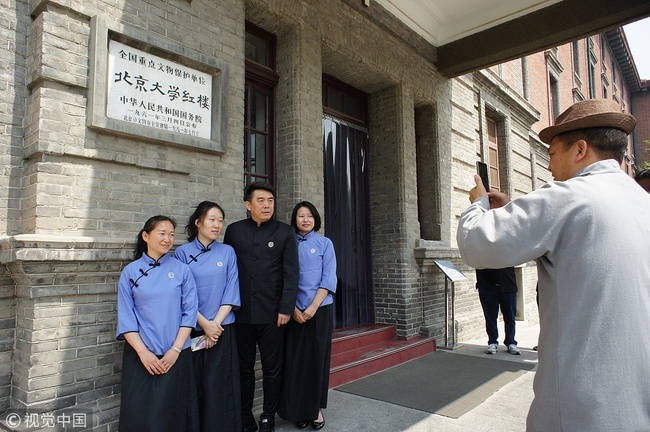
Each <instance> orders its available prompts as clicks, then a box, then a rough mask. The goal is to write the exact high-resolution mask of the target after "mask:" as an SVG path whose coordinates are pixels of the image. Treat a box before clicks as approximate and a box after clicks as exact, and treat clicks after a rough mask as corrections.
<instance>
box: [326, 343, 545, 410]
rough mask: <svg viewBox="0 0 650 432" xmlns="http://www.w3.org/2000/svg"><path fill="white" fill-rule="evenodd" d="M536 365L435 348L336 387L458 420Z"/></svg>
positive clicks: (343, 390) (347, 391)
mask: <svg viewBox="0 0 650 432" xmlns="http://www.w3.org/2000/svg"><path fill="white" fill-rule="evenodd" d="M535 366H536V365H535V364H529V363H522V362H514V361H508V360H500V359H495V358H490V357H487V356H486V357H477V356H472V355H462V354H453V353H446V352H444V351H436V352H434V353H431V354H428V355H425V356H422V357H419V358H417V359H414V360H411V361H409V362H407V363H404V364H401V365H398V366H395V367H393V368H390V369H387V370H385V371H382V372H378V373H376V374H374V375H371V376H368V377H366V378H362V379H360V380H357V381H354V382H351V383H348V384H344V385H342V386H340V387H336V388H335V390H338V391H342V392H345V393H351V394H355V395H358V396H363V397H367V398H370V399H375V400H380V401H383V402H388V403H392V404H395V405H400V406H404V407H407V408H412V409H416V410H420V411H425V412H429V413H432V414H439V415H442V416H445V417H452V418H459V417H460V416H461V415H463V414H465V413H466V412H468V411H470V410H472V409H473V408H475V407H476V406H478V405H480V404H481V403H482V402H483V401H485V400H486V399H487V398H488V397H489V396H491V395H492V394H493V393H495V392H496V391H498V390H499V389H500V388H501V387H503V386H504V385H506V384H508V383H509V382H511V381H513V380H515V379H516V378H517V377H519V376H521V375H523V374H524V373H526V372H528V371H530V370H532V369H533V368H534V367H535Z"/></svg>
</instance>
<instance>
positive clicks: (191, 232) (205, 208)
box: [185, 201, 226, 242]
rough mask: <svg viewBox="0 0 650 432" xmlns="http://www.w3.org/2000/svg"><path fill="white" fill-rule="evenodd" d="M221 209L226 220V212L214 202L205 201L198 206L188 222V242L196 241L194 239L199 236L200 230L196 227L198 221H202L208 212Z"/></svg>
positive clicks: (186, 228) (186, 230) (186, 226)
mask: <svg viewBox="0 0 650 432" xmlns="http://www.w3.org/2000/svg"><path fill="white" fill-rule="evenodd" d="M213 208H216V209H219V211H220V212H221V216H223V218H224V219H225V218H226V212H224V211H223V209H222V208H221V206H220V205H219V204H217V203H216V202H212V201H203V202H201V203H200V204H199V205H198V206H196V209H194V213H192V215H191V216H190V218H189V219H188V220H187V225H185V233H186V234H187V241H190V242H191V241H194V239H195V238H196V237H197V236H198V235H199V228H198V227H197V226H196V221H200V220H201V219H203V218H204V217H205V215H206V214H208V212H209V211H210V210H211V209H213Z"/></svg>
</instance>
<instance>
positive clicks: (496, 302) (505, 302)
mask: <svg viewBox="0 0 650 432" xmlns="http://www.w3.org/2000/svg"><path fill="white" fill-rule="evenodd" d="M478 296H479V299H480V300H481V306H482V307H483V315H485V331H486V332H487V335H488V345H489V344H493V343H494V344H498V343H499V328H498V326H497V319H498V318H499V307H500V308H501V314H502V315H503V323H504V324H505V329H506V338H505V340H504V342H503V343H504V344H505V345H506V346H508V345H510V344H515V345H516V344H517V341H516V340H515V316H516V315H517V292H506V293H502V292H499V291H497V290H494V289H489V288H485V287H483V286H481V285H479V287H478Z"/></svg>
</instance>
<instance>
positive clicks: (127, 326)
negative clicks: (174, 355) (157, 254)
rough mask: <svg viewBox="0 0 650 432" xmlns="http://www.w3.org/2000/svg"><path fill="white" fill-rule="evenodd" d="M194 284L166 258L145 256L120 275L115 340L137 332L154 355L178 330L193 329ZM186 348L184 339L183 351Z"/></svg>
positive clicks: (183, 269) (162, 350) (184, 270)
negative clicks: (183, 328) (182, 328)
mask: <svg viewBox="0 0 650 432" xmlns="http://www.w3.org/2000/svg"><path fill="white" fill-rule="evenodd" d="M196 312H197V297H196V284H195V283H194V277H193V276H192V273H191V272H190V268H189V267H188V266H187V265H186V264H184V263H182V262H180V261H178V260H176V259H174V258H173V257H171V256H169V255H164V256H162V257H161V258H160V259H159V260H158V261H156V260H154V259H152V258H151V257H149V256H148V255H147V254H146V253H145V254H143V255H142V257H140V258H139V259H137V260H135V261H133V262H131V263H130V264H128V265H127V266H126V267H125V268H124V270H123V271H122V275H121V276H120V280H119V283H118V292H117V338H118V339H120V340H121V339H124V334H125V333H130V332H137V333H139V334H140V338H141V339H142V342H144V344H145V345H146V347H147V348H148V349H149V350H150V351H151V352H153V353H154V354H156V355H164V354H165V353H166V352H167V351H168V350H169V349H170V348H171V346H172V345H173V343H174V341H175V340H176V336H177V335H178V330H179V328H180V327H194V326H195V325H196ZM189 346H190V339H189V338H188V340H187V341H185V344H184V345H183V349H185V348H187V347H189Z"/></svg>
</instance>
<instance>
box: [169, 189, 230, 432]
mask: <svg viewBox="0 0 650 432" xmlns="http://www.w3.org/2000/svg"><path fill="white" fill-rule="evenodd" d="M223 221H224V211H223V209H222V208H221V207H220V206H219V205H218V204H217V203H214V202H211V201H203V202H202V203H200V204H199V205H198V206H197V207H196V209H195V210H194V213H192V215H191V216H190V218H189V220H188V222H187V226H186V227H185V231H186V232H187V235H188V237H187V239H188V243H186V244H184V245H182V246H179V247H178V248H177V249H176V252H175V254H174V256H175V257H176V259H178V260H180V261H182V262H184V263H187V264H188V265H189V267H190V270H191V271H192V274H193V275H194V280H195V281H196V288H197V293H198V299H199V312H198V319H197V326H196V328H195V329H194V331H192V338H193V340H194V341H196V342H197V343H199V345H200V344H205V348H202V349H198V350H196V351H194V353H193V355H192V358H193V359H194V370H195V373H196V383H197V389H198V395H199V411H200V419H201V430H202V431H210V432H213V431H236V432H239V431H241V429H242V426H241V387H240V380H239V357H238V356H237V339H236V337H235V330H234V325H233V323H234V322H235V314H234V312H233V311H234V310H236V309H238V308H239V306H240V305H241V301H240V297H239V273H238V270H237V257H236V255H235V250H234V249H233V248H232V247H231V246H229V245H225V244H223V243H219V242H218V241H217V239H218V238H219V234H220V233H221V229H222V228H223Z"/></svg>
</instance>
